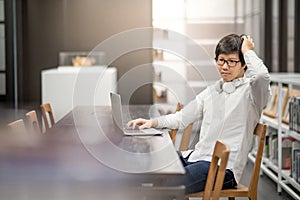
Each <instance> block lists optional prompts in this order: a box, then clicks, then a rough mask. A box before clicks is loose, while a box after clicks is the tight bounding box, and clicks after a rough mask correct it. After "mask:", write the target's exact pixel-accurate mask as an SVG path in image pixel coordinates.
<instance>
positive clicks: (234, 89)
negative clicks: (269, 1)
mask: <svg viewBox="0 0 300 200" xmlns="http://www.w3.org/2000/svg"><path fill="white" fill-rule="evenodd" d="M253 49H254V43H253V40H252V38H251V37H250V36H245V35H244V36H241V37H240V36H238V35H236V34H230V35H227V36H225V37H224V38H222V39H221V40H220V41H219V43H218V45H217V47H216V50H215V56H216V57H215V60H216V66H217V68H218V70H219V73H220V75H221V77H222V78H221V80H219V81H218V82H217V83H216V84H215V85H212V86H209V87H207V88H206V89H205V90H204V91H203V92H201V93H200V94H198V95H197V96H196V98H195V99H194V100H193V101H191V102H190V103H189V104H188V105H186V106H185V107H184V108H183V109H182V110H181V111H180V112H176V113H175V114H170V115H165V116H161V117H159V118H156V119H149V120H146V119H136V120H132V121H130V122H128V124H127V126H128V127H135V126H136V125H140V126H139V128H140V129H143V128H150V127H155V128H163V127H168V128H172V129H176V128H179V127H185V126H187V125H188V124H190V123H193V122H194V121H196V120H198V119H199V118H200V119H201V120H202V124H201V131H200V137H199V142H198V143H197V144H196V146H195V150H194V151H193V152H192V153H191V154H189V155H188V156H187V157H183V156H182V154H180V156H181V160H182V162H183V165H184V166H185V170H186V174H185V176H184V178H183V179H182V180H181V181H180V183H176V184H184V185H185V187H186V193H187V194H188V193H194V192H198V191H203V190H204V187H205V182H206V178H207V174H208V169H209V164H210V160H211V157H212V154H213V149H214V145H215V143H216V141H217V140H221V141H223V142H224V143H225V144H227V145H229V147H230V156H229V160H228V164H227V170H226V174H225V179H224V185H223V188H234V187H235V186H236V185H237V183H238V182H239V181H240V178H241V175H242V172H243V170H244V167H245V165H246V162H247V154H248V152H249V150H250V148H251V146H252V137H253V131H254V128H255V126H256V124H257V123H258V122H259V119H260V116H261V112H262V110H263V108H264V107H265V105H266V104H267V101H268V98H269V96H270V90H269V82H270V75H269V72H268V69H267V68H266V66H265V65H264V64H263V62H262V60H261V59H260V58H258V57H257V55H256V54H255V52H254V51H253Z"/></svg>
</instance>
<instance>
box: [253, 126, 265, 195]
mask: <svg viewBox="0 0 300 200" xmlns="http://www.w3.org/2000/svg"><path fill="white" fill-rule="evenodd" d="M266 131H267V125H265V124H257V126H256V127H255V130H254V135H256V136H258V137H259V143H258V148H257V153H256V159H255V162H254V167H253V171H252V176H251V180H250V184H249V193H252V194H257V187H258V178H259V174H260V165H261V160H262V156H263V150H264V144H265V136H266Z"/></svg>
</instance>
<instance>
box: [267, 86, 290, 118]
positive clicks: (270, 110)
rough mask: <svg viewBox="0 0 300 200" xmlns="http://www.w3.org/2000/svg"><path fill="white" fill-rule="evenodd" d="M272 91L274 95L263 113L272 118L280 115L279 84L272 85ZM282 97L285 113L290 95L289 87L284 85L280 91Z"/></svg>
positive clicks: (282, 108)
mask: <svg viewBox="0 0 300 200" xmlns="http://www.w3.org/2000/svg"><path fill="white" fill-rule="evenodd" d="M271 92H272V96H271V98H270V100H269V102H268V104H267V106H266V108H265V109H264V111H263V114H264V115H266V116H268V117H271V118H276V117H278V102H279V91H278V87H277V85H271ZM280 97H281V99H280V102H281V111H282V115H283V113H284V112H285V108H286V104H287V101H288V97H289V91H288V88H287V87H282V89H281V92H280Z"/></svg>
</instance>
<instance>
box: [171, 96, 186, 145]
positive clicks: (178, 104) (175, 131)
mask: <svg viewBox="0 0 300 200" xmlns="http://www.w3.org/2000/svg"><path fill="white" fill-rule="evenodd" d="M182 108H183V105H182V104H181V103H180V102H178V103H177V107H176V111H175V112H177V111H180V110H181V109H182ZM169 134H170V137H171V140H172V142H173V144H175V140H176V135H177V130H176V129H173V130H170V132H169Z"/></svg>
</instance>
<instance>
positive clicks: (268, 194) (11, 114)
mask: <svg viewBox="0 0 300 200" xmlns="http://www.w3.org/2000/svg"><path fill="white" fill-rule="evenodd" d="M32 109H35V110H39V108H38V105H37V104H34V103H33V104H27V105H22V106H21V108H20V109H17V110H16V109H14V108H13V106H12V105H8V104H3V103H0V130H2V129H1V128H3V127H5V126H6V124H7V123H9V122H11V121H14V120H16V119H20V118H24V116H25V114H26V112H28V111H30V110H32ZM38 114H39V112H38ZM252 168H253V164H252V163H251V162H250V161H249V162H248V163H247V165H246V168H245V171H244V174H243V177H242V180H241V182H242V183H243V184H245V185H248V182H249V180H250V176H251V171H252ZM221 199H227V198H221ZM236 199H237V200H239V199H245V198H236ZM258 199H259V200H269V199H271V200H290V199H293V198H292V197H290V196H289V195H288V194H287V193H286V192H285V191H284V190H283V191H282V193H281V195H279V194H278V193H277V185H276V184H275V183H274V182H273V181H272V180H271V179H270V178H269V177H268V176H266V175H262V176H261V177H260V179H259V187H258Z"/></svg>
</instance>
